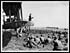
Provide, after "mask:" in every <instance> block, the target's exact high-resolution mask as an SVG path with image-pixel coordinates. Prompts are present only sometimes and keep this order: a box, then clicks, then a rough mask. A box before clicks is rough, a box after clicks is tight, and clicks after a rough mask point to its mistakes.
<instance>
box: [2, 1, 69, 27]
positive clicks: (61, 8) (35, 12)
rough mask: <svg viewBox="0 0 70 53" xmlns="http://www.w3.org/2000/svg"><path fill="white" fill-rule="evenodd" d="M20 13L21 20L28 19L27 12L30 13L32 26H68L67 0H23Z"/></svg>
mask: <svg viewBox="0 0 70 53" xmlns="http://www.w3.org/2000/svg"><path fill="white" fill-rule="evenodd" d="M1 8H2V7H1ZM2 11H3V10H1V12H2ZM22 13H23V20H28V17H29V14H30V13H32V17H34V18H33V20H32V23H34V26H33V27H59V28H68V27H69V2H68V1H23V2H22ZM3 14H4V13H2V14H1V17H3ZM7 18H8V17H7Z"/></svg>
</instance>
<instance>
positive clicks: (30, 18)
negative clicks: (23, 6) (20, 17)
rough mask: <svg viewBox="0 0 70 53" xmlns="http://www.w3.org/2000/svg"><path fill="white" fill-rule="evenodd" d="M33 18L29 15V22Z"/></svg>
mask: <svg viewBox="0 0 70 53" xmlns="http://www.w3.org/2000/svg"><path fill="white" fill-rule="evenodd" d="M32 19H33V17H31V13H30V14H29V21H31V20H32Z"/></svg>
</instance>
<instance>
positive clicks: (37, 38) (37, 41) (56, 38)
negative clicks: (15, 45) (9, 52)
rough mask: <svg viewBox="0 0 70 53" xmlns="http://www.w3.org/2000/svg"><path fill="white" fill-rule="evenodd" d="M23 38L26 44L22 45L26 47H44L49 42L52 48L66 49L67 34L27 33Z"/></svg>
mask: <svg viewBox="0 0 70 53" xmlns="http://www.w3.org/2000/svg"><path fill="white" fill-rule="evenodd" d="M21 36H22V34H21ZM25 40H26V44H25V45H24V44H23V46H25V47H28V48H44V47H46V45H49V44H51V45H52V46H53V49H52V50H68V34H59V33H46V34H45V35H43V34H39V35H35V34H33V33H28V34H27V38H26V39H25ZM25 40H24V41H25Z"/></svg>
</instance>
